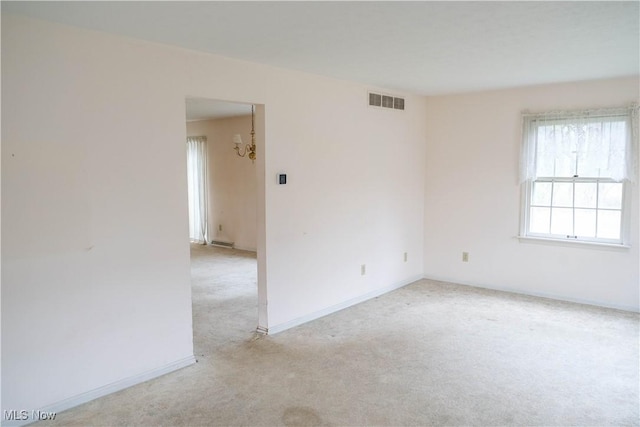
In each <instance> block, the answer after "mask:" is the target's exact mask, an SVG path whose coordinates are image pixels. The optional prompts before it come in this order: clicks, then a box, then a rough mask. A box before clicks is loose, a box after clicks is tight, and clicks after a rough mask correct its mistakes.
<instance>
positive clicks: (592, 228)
mask: <svg viewBox="0 0 640 427" xmlns="http://www.w3.org/2000/svg"><path fill="white" fill-rule="evenodd" d="M575 221H576V224H575V228H576V229H575V231H576V236H580V237H596V211H595V210H592V209H576V211H575Z"/></svg>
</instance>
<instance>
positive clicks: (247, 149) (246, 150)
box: [233, 105, 256, 162]
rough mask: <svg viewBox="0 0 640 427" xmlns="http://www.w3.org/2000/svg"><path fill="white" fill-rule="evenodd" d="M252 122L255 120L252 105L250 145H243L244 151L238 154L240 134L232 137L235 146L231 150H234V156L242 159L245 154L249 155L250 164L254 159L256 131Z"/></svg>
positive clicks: (240, 141) (240, 142)
mask: <svg viewBox="0 0 640 427" xmlns="http://www.w3.org/2000/svg"><path fill="white" fill-rule="evenodd" d="M254 120H255V115H254V112H253V105H252V106H251V144H247V145H245V146H244V150H242V152H240V146H241V145H242V136H240V134H236V135H233V144H234V145H235V147H234V148H233V149H234V150H236V154H237V155H238V156H240V157H244V156H246V155H247V154H249V158H250V159H251V162H253V161H254V160H255V159H256V131H255V127H254Z"/></svg>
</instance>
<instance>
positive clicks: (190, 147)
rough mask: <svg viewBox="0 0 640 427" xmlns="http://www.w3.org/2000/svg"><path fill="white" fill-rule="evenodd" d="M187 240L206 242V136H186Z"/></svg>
mask: <svg viewBox="0 0 640 427" xmlns="http://www.w3.org/2000/svg"><path fill="white" fill-rule="evenodd" d="M187 185H188V187H187V189H188V201H189V240H190V241H191V242H194V243H202V244H206V243H207V138H206V137H204V136H196V137H188V138H187Z"/></svg>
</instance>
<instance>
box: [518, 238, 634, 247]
mask: <svg viewBox="0 0 640 427" xmlns="http://www.w3.org/2000/svg"><path fill="white" fill-rule="evenodd" d="M516 237H517V238H518V240H520V241H521V242H523V241H524V242H531V243H542V244H545V243H546V244H550V245H559V246H573V247H576V246H580V247H587V248H593V249H618V250H628V249H630V248H631V246H630V245H624V244H618V243H599V242H585V241H584V240H564V239H550V238H546V237H530V236H516Z"/></svg>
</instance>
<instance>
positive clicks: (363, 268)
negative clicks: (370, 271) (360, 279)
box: [360, 264, 367, 276]
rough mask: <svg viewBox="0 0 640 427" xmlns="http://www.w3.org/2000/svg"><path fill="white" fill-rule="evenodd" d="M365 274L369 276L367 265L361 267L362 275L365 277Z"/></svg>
mask: <svg viewBox="0 0 640 427" xmlns="http://www.w3.org/2000/svg"><path fill="white" fill-rule="evenodd" d="M365 274H367V266H366V265H365V264H362V265H361V266H360V275H361V276H364V275H365Z"/></svg>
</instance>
